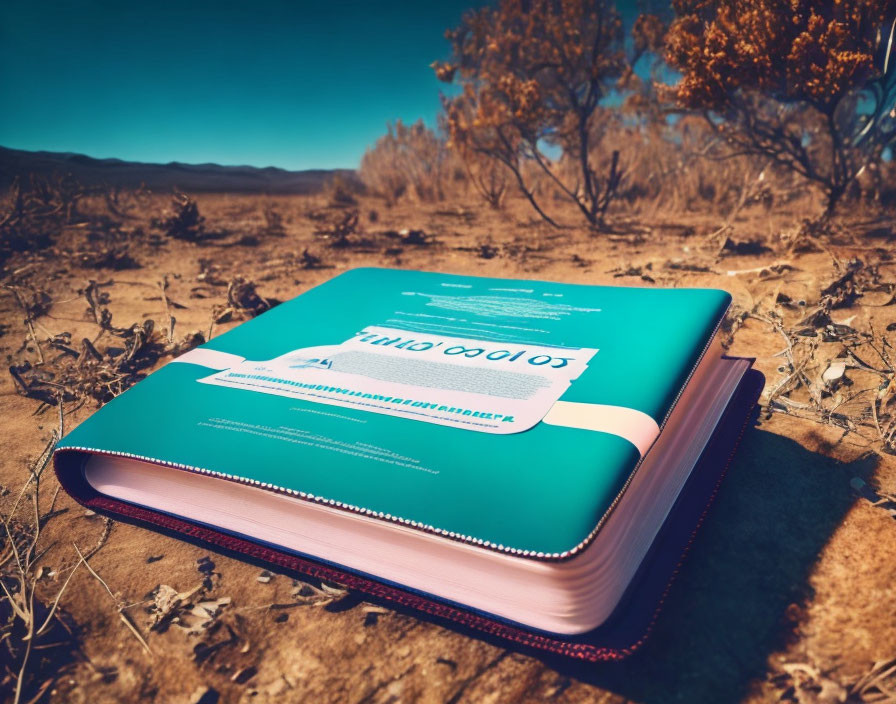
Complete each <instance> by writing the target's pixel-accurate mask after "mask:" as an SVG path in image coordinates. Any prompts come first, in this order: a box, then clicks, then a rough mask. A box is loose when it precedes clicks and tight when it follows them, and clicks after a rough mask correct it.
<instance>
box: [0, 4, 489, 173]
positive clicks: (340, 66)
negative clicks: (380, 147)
mask: <svg viewBox="0 0 896 704" xmlns="http://www.w3.org/2000/svg"><path fill="white" fill-rule="evenodd" d="M475 4H477V3H476V0H450V1H447V2H426V0H420V1H419V2H398V1H396V0H390V1H386V2H373V1H371V2H350V1H344V0H331V1H327V0H321V1H320V2H298V1H296V2H287V1H278V0H251V1H246V2H239V3H236V2H225V1H219V2H190V1H189V0H182V1H181V2H170V1H169V0H161V1H152V2H150V1H147V2H137V1H133V0H132V1H121V2H112V1H111V0H86V1H84V2H74V1H70V2H66V1H64V0H0V145H3V146H7V147H13V148H17V149H31V150H39V149H42V150H49V151H71V152H80V153H84V154H88V155H90V156H94V157H118V158H121V159H128V160H139V161H153V162H167V161H173V160H176V161H183V162H191V163H200V162H207V161H213V162H218V163H222V164H252V165H255V166H280V167H284V168H290V169H305V168H334V167H355V166H357V165H358V162H359V160H360V157H361V155H362V154H363V152H364V149H365V147H367V146H368V145H370V144H372V143H373V141H374V140H375V139H376V138H377V137H378V136H380V135H381V134H382V133H383V132H384V131H385V126H386V123H387V121H391V120H394V119H396V118H401V119H403V120H406V121H408V122H410V121H414V120H416V119H417V118H421V117H422V118H423V119H425V120H426V121H427V122H428V123H429V124H433V123H434V120H435V116H436V113H437V111H438V108H439V98H438V95H439V90H440V88H441V87H442V86H441V84H440V83H438V81H437V80H436V79H435V77H434V76H433V73H432V70H431V69H430V68H429V63H430V62H432V61H433V60H435V59H443V58H447V53H448V48H449V47H448V43H447V42H446V41H445V40H444V38H443V36H442V33H443V32H444V30H445V29H446V28H447V27H450V26H453V25H456V24H457V22H458V21H459V19H460V16H461V14H462V11H463V10H464V9H465V8H466V7H469V6H470V5H475Z"/></svg>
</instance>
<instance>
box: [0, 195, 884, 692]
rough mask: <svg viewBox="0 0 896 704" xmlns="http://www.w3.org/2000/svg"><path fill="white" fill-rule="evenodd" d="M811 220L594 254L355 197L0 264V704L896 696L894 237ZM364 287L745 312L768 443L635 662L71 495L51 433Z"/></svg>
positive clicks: (750, 454)
mask: <svg viewBox="0 0 896 704" xmlns="http://www.w3.org/2000/svg"><path fill="white" fill-rule="evenodd" d="M6 206H7V207H12V206H10V204H9V203H7V204H6ZM193 206H195V207H196V208H197V209H198V212H197V213H194V212H193V211H192V208H193ZM804 213H805V209H804V204H801V203H796V204H788V203H784V204H780V203H777V204H776V203H774V202H767V201H764V200H762V199H754V200H750V201H749V202H746V201H745V202H744V203H741V205H740V207H738V208H734V209H732V210H731V211H730V212H729V213H728V214H725V213H708V212H701V211H700V209H698V208H695V209H691V210H682V211H681V212H666V211H663V210H661V209H655V210H650V209H643V210H642V211H641V212H638V213H637V214H628V213H627V212H626V211H625V209H624V208H620V209H619V210H617V211H615V212H611V215H610V217H609V219H608V227H607V228H606V231H602V232H592V231H591V230H589V229H587V228H585V227H582V226H579V225H577V224H575V223H574V221H573V222H572V224H570V225H568V226H566V227H563V228H560V229H556V228H553V227H550V226H548V225H546V224H545V223H544V222H542V221H540V220H538V219H537V218H536V217H535V216H534V214H533V213H532V212H531V211H530V210H529V209H528V208H527V206H526V204H525V203H523V202H522V200H517V199H514V198H508V200H507V202H506V203H505V205H504V208H503V209H500V210H497V209H492V208H489V207H488V206H486V205H485V204H484V203H482V204H481V203H480V201H479V200H478V199H477V198H476V197H475V194H472V193H471V194H469V195H468V196H467V197H457V198H453V199H451V200H449V201H444V202H434V203H414V202H399V203H397V204H393V205H387V204H386V203H385V202H384V201H383V200H381V199H378V198H374V197H371V196H365V195H353V194H351V193H346V192H344V191H343V189H341V188H335V189H330V190H328V191H323V192H321V193H319V194H313V195H297V196H286V195H284V196H262V195H239V194H226V193H201V194H196V195H194V196H193V197H190V196H184V197H183V198H182V199H181V200H179V201H178V200H177V199H176V198H174V199H173V198H172V195H171V193H165V192H153V193H149V192H143V191H115V192H109V193H106V194H104V195H97V194H94V195H91V196H86V197H84V198H82V199H80V201H79V202H78V203H77V208H76V212H72V213H68V214H66V216H65V218H64V220H60V221H58V222H57V223H56V225H55V227H56V229H55V230H54V235H53V237H52V238H50V240H49V241H43V242H39V243H37V241H36V240H35V242H33V243H29V242H24V243H22V242H19V243H17V244H16V243H13V245H10V247H8V249H7V252H6V260H5V262H2V264H0V266H2V270H0V286H2V287H0V353H2V355H3V356H4V358H5V359H6V361H7V366H9V367H11V368H12V372H7V371H6V370H5V369H4V370H3V373H2V374H0V426H2V432H0V512H2V516H3V521H4V524H5V526H6V531H5V532H4V534H3V535H0V561H2V563H0V570H2V572H0V579H2V581H3V585H4V586H5V588H6V589H7V590H8V594H2V595H0V653H2V655H0V661H2V666H0V697H2V698H4V699H6V700H7V701H12V700H13V698H14V697H15V696H19V698H20V701H23V702H25V701H48V702H70V703H72V704H77V703H82V702H83V703H90V704H97V703H101V702H160V703H165V704H167V703H171V704H175V703H181V702H183V703H190V704H196V703H198V702H202V703H203V704H210V703H213V702H216V701H220V702H292V701H296V702H299V701H309V702H411V701H422V702H508V701H522V702H541V701H556V702H586V701H589V702H590V701H595V702H622V701H638V702H672V701H680V702H728V701H747V702H760V701H763V702H764V701H794V702H842V701H853V702H859V701H867V702H876V701H894V700H896V676H894V665H896V559H894V556H896V455H894V454H893V452H894V447H896V438H894V434H896V375H894V369H896V350H894V347H893V346H892V345H894V344H896V261H894V260H893V253H894V249H896V247H894V243H896V218H894V217H893V213H892V212H891V213H889V214H888V213H886V212H880V211H879V210H878V209H875V208H870V207H868V208H866V207H864V206H862V205H860V204H852V205H847V206H846V207H844V208H843V209H842V212H841V213H840V214H839V215H838V217H837V218H836V219H835V220H834V221H833V223H832V224H831V225H830V226H829V227H828V228H825V229H824V231H817V230H814V229H812V228H808V227H806V226H804V224H803V221H804V218H805V215H804ZM57 215H58V213H57ZM39 217H40V215H39V214H32V215H29V216H28V218H31V219H28V218H26V217H25V216H22V218H23V220H22V223H21V225H20V226H21V227H22V228H27V227H32V226H34V227H36V226H37V225H35V223H36V222H37V221H38V218H39ZM54 217H56V216H55V215H54ZM199 217H201V218H204V219H203V220H201V221H200V220H199ZM371 265H377V266H389V267H401V268H419V269H427V270H434V271H442V272H450V273H463V274H473V275H483V276H503V277H517V278H533V279H544V280H553V281H563V282H573V283H588V284H609V285H618V286H679V287H680V286H709V287H718V288H723V289H726V290H728V291H729V292H731V294H732V295H733V298H734V304H733V306H732V309H731V312H730V314H729V318H728V322H727V324H726V325H725V326H724V329H723V335H724V341H725V344H726V345H727V346H728V348H729V351H730V352H731V353H732V354H737V355H744V356H749V357H755V358H756V367H757V368H758V369H759V370H760V371H762V372H763V373H764V374H765V377H766V389H765V392H764V394H763V396H762V399H761V404H762V407H761V409H760V414H759V419H758V421H757V423H756V425H755V427H752V428H750V429H749V430H748V432H747V433H746V435H745V437H744V439H743V441H742V445H741V447H740V450H739V454H738V455H737V458H736V460H735V462H734V464H733V465H732V467H731V469H730V471H729V474H728V476H727V478H726V479H725V482H724V484H723V485H722V490H721V493H720V495H719V497H718V499H717V500H716V502H715V504H714V505H713V507H712V509H711V512H710V513H709V515H708V517H707V520H706V522H705V524H704V525H703V528H702V530H701V532H700V534H699V536H698V538H697V539H696V541H695V543H694V544H693V546H692V548H691V551H690V554H689V557H688V559H687V560H686V562H685V563H684V565H683V567H682V569H681V572H680V574H679V575H678V577H677V578H676V580H675V582H674V584H673V587H672V590H671V592H670V595H669V599H668V601H667V604H666V606H665V607H664V609H663V611H662V613H661V615H660V617H659V619H658V621H657V623H656V625H655V628H654V630H653V633H652V635H651V637H650V639H649V641H648V642H647V644H646V645H645V646H644V647H643V649H642V650H640V651H639V652H638V653H636V654H635V655H634V656H633V657H631V658H630V659H628V660H626V661H624V662H622V663H616V664H583V663H577V662H572V661H566V660H560V659H553V658H546V657H539V656H536V655H533V654H532V653H529V652H521V651H517V650H512V649H511V650H508V649H506V648H505V647H504V646H502V645H501V644H498V643H495V642H490V641H487V640H484V639H480V638H476V637H471V636H470V635H469V634H465V633H461V632H458V631H455V630H452V629H450V628H446V627H443V626H441V625H437V624H434V623H431V622H429V621H426V620H423V619H420V618H417V617H416V616H415V615H414V614H413V613H410V612H404V611H396V610H394V609H391V608H387V607H384V606H382V605H380V604H373V603H370V602H367V601H365V600H364V599H363V598H362V597H361V596H360V595H357V594H354V593H352V592H350V591H347V590H345V589H343V588H341V587H340V586H339V585H336V584H321V583H319V582H313V581H306V580H301V579H296V578H294V576H293V575H287V574H280V573H276V572H268V571H266V570H265V569H264V568H263V567H262V566H259V565H254V564H249V563H246V562H242V561H238V560H235V559H231V558H228V557H225V556H222V555H220V554H217V553H215V552H213V551H211V550H209V549H205V548H202V547H200V546H196V545H191V544H187V543H184V542H180V541H178V540H175V539H171V538H167V537H163V536H160V535H158V534H155V533H153V532H150V531H147V530H143V529H140V528H136V527H133V526H130V525H126V524H123V523H119V522H115V521H110V520H108V519H105V518H103V517H102V516H99V515H94V514H92V513H91V512H86V511H85V510H84V508H83V507H81V506H79V505H78V504H77V503H75V502H74V501H73V500H72V499H70V498H69V497H68V496H67V495H66V494H65V493H64V492H60V491H59V486H58V483H57V482H56V479H55V477H54V476H53V473H52V469H51V467H48V466H47V462H46V459H47V455H48V453H49V451H50V450H51V449H52V443H53V441H54V438H55V437H57V436H58V434H60V433H65V432H67V431H68V430H70V429H71V428H73V427H75V426H76V425H77V424H78V423H80V422H82V421H83V420H84V419H86V418H87V417H89V416H90V415H91V414H92V413H93V412H94V411H95V410H96V409H97V408H98V407H99V405H101V403H102V402H104V401H105V400H108V398H111V397H112V396H113V395H115V394H117V393H120V392H121V391H122V390H124V389H125V388H127V386H129V385H130V384H132V383H134V382H135V381H136V380H137V379H139V378H140V377H141V376H142V375H145V374H148V373H151V372H152V371H153V370H154V369H157V368H158V367H160V366H162V365H164V364H165V363H167V362H168V361H170V359H171V358H172V356H173V355H175V354H177V353H178V352H179V351H183V350H185V349H188V348H189V347H191V346H193V345H195V344H197V343H198V342H201V341H202V340H205V339H209V338H210V337H214V336H215V335H219V334H221V333H223V332H225V331H226V330H228V329H230V328H231V327H233V326H235V325H238V324H239V323H240V322H241V321H242V320H244V319H247V318H248V317H251V316H253V315H256V314H258V313H260V312H263V310H265V309H266V308H267V307H269V306H271V305H274V304H276V302H278V301H283V300H286V299H289V298H291V297H293V296H296V295H298V294H301V293H302V292H303V291H305V290H307V289H308V288H310V287H312V286H315V285H316V284H319V283H321V282H323V281H324V280H326V279H327V278H329V277H331V276H333V275H335V274H337V273H339V272H340V271H342V270H344V269H347V268H350V267H356V266H371ZM103 311H108V312H107V313H104V312H103ZM109 315H111V318H109V317H108V316H109ZM150 320H151V321H153V323H152V327H151V328H150V327H149V326H148V325H147V324H146V322H147V321H150ZM175 321H176V322H175ZM644 324H645V325H646V326H649V325H650V321H649V320H645V321H644ZM171 403H172V404H174V403H177V399H171ZM36 526H39V530H37V528H36ZM13 548H15V549H13ZM81 556H83V558H84V561H82V559H81ZM23 563H25V564H23ZM85 563H86V564H85ZM32 589H33V592H32ZM60 593H61V596H59V595H60ZM57 596H58V597H59V598H58V607H57V608H54V603H55V600H56V599H57ZM44 625H46V627H45V628H44V629H43V630H42V631H41V630H40V629H41V627H42V626H44ZM29 634H33V637H32V638H30V639H29V640H27V641H26V640H25V638H26V636H28V635H29ZM23 662H24V666H23ZM17 687H18V688H19V689H18V695H17V694H16V688H17Z"/></svg>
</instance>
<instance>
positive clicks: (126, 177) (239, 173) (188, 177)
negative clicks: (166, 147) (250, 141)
mask: <svg viewBox="0 0 896 704" xmlns="http://www.w3.org/2000/svg"><path fill="white" fill-rule="evenodd" d="M29 174H39V175H41V176H52V175H54V174H72V175H73V176H74V177H75V178H77V179H78V180H79V181H80V182H81V183H83V184H84V185H86V186H102V185H104V184H108V185H111V186H119V187H123V188H138V187H139V186H140V185H141V184H145V185H146V187H147V188H149V189H151V190H154V191H163V190H171V189H174V188H178V189H181V190H184V191H205V192H221V193H271V194H275V193H276V194H292V193H298V194H303V193H315V192H317V191H320V190H321V189H322V188H323V187H324V186H325V185H326V183H327V182H328V181H329V180H330V179H332V178H333V177H334V176H336V175H339V176H341V177H342V178H344V179H346V180H347V181H350V182H356V181H357V178H358V177H357V174H356V173H355V172H354V171H353V170H351V169H330V170H327V169H309V170H307V171H287V170H286V169H278V168H276V167H274V166H268V167H266V168H258V167H255V166H221V165H219V164H182V163H180V162H177V161H172V162H170V163H168V164H145V163H142V162H138V161H122V160H121V159H94V158H93V157H89V156H85V155H83V154H72V153H69V152H29V151H23V150H21V149H7V148H6V147H0V188H3V189H5V188H8V187H9V185H10V184H12V182H13V180H14V179H15V178H16V177H17V176H19V177H24V178H28V176H29Z"/></svg>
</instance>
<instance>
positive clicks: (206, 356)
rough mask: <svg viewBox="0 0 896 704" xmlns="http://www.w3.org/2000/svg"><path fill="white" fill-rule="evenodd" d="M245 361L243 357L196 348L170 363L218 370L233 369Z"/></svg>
mask: <svg viewBox="0 0 896 704" xmlns="http://www.w3.org/2000/svg"><path fill="white" fill-rule="evenodd" d="M245 359H246V358H245V357H240V356H239V355H236V354H230V353H229V352H218V350H210V349H207V348H205V347H196V348H195V349H192V350H190V351H189V352H185V353H184V354H182V355H181V356H180V357H177V358H175V359H172V360H171V361H172V362H185V363H187V364H198V365H199V366H200V367H208V368H209V369H218V370H220V369H230V368H231V367H235V366H236V365H237V364H239V363H240V362H243V361H245Z"/></svg>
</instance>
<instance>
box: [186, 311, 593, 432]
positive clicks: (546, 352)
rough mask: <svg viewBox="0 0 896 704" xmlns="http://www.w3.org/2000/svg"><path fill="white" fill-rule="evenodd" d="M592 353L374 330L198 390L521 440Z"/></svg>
mask: <svg viewBox="0 0 896 704" xmlns="http://www.w3.org/2000/svg"><path fill="white" fill-rule="evenodd" d="M596 353H597V350H596V349H571V348H565V347H547V346H544V345H527V344H516V343H506V342H489V341H485V340H476V339H471V338H462V337H449V336H445V335H433V334H428V333H419V332H411V331H408V330H400V329H397V328H387V327H375V326H373V327H368V328H365V329H364V330H362V331H361V332H359V333H358V334H356V335H355V336H354V337H352V338H351V339H349V340H346V341H345V342H343V343H342V344H339V345H328V346H322V347H306V348H304V349H299V350H295V351H293V352H289V353H287V354H284V355H282V356H280V357H276V358H274V359H272V360H269V361H266V362H252V361H248V360H247V361H243V362H241V363H239V364H237V365H235V366H233V367H231V368H230V369H226V370H224V371H220V372H218V373H216V374H212V375H211V376H208V377H205V378H203V379H200V380H199V381H201V382H203V383H206V384H215V385H218V386H228V387H231V388H240V389H246V390H249V391H256V392H261V393H268V394H276V395H279V396H290V397H293V398H299V399H303V400H305V401H312V402H316V403H324V404H331V405H335V406H343V407H346V408H355V409H358V410H363V411H370V412H374V413H385V414H387V415H391V416H397V417H400V418H412V419H415V420H421V421H426V422H429V423H437V424H439V425H449V426H453V427H457V428H465V429H467V430H478V431H481V432H486V433H518V432H521V431H523V430H528V429H529V428H531V427H532V426H534V425H535V424H536V423H538V422H539V421H541V419H542V418H544V416H545V415H546V414H547V413H548V411H549V410H550V408H551V406H553V405H554V403H555V402H556V401H557V399H559V398H560V396H561V395H562V394H563V392H564V391H566V389H568V388H569V385H570V384H571V383H572V381H573V380H574V379H576V378H578V377H579V375H580V374H581V373H582V372H584V371H585V369H587V367H588V362H589V361H590V360H591V358H592V357H593V356H594V355H595V354H596Z"/></svg>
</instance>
